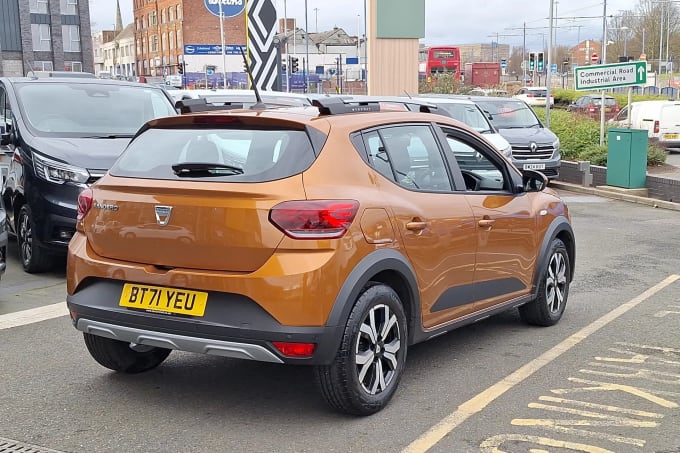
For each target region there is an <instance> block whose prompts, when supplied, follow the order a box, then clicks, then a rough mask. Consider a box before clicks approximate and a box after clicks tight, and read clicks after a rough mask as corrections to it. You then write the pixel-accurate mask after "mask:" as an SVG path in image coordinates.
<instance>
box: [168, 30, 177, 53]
mask: <svg viewBox="0 0 680 453" xmlns="http://www.w3.org/2000/svg"><path fill="white" fill-rule="evenodd" d="M168 45H169V47H170V50H172V49H174V48H175V32H174V31H171V32H170V33H168Z"/></svg>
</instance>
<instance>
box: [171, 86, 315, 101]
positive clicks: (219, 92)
mask: <svg viewBox="0 0 680 453" xmlns="http://www.w3.org/2000/svg"><path fill="white" fill-rule="evenodd" d="M180 91H181V92H182V93H183V94H184V93H186V94H188V95H195V96H235V97H236V96H240V97H252V98H254V97H255V91H253V90H242V89H224V88H219V89H214V90H210V89H198V90H186V89H183V90H180ZM260 94H261V95H263V96H276V97H284V98H285V97H287V98H292V99H306V100H309V97H308V96H307V95H304V94H300V93H288V92H285V91H271V90H260Z"/></svg>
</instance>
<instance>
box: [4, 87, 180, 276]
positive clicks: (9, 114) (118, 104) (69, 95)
mask: <svg viewBox="0 0 680 453" xmlns="http://www.w3.org/2000/svg"><path fill="white" fill-rule="evenodd" d="M168 115H176V111H175V109H174V105H173V102H172V100H171V99H170V98H169V97H168V96H167V95H166V93H165V92H164V91H163V90H161V89H160V88H158V87H154V86H150V85H143V84H137V83H129V82H120V81H116V80H104V79H96V78H0V130H2V131H3V136H2V146H3V147H4V148H5V151H6V152H7V153H10V154H11V155H12V159H11V160H10V162H9V165H8V168H7V177H6V178H5V180H4V182H3V190H2V197H3V199H4V202H5V206H6V208H7V217H8V225H9V230H10V232H11V233H12V234H13V235H15V236H16V237H17V244H18V247H19V252H20V256H21V260H22V264H23V268H24V270H25V271H27V272H41V271H44V270H47V269H49V268H50V267H51V265H52V264H53V263H54V260H55V258H56V257H58V256H62V257H63V256H64V255H65V254H66V248H67V245H68V242H69V241H70V239H71V237H72V236H73V233H74V232H75V224H76V211H77V199H78V195H79V193H80V192H81V191H82V190H83V189H84V188H87V187H89V186H90V185H91V184H92V183H93V182H94V181H96V180H97V179H98V178H99V177H101V176H102V175H103V174H104V173H106V171H107V170H108V168H109V167H110V166H111V164H112V163H113V162H114V161H115V159H116V158H117V157H118V156H119V155H120V153H121V152H122V151H123V149H124V148H125V146H126V145H127V143H128V142H129V141H130V139H131V138H132V137H133V136H134V134H135V133H136V132H137V130H138V129H139V128H140V127H141V126H142V125H143V124H144V123H145V122H146V121H148V120H150V119H152V118H157V117H161V116H168Z"/></svg>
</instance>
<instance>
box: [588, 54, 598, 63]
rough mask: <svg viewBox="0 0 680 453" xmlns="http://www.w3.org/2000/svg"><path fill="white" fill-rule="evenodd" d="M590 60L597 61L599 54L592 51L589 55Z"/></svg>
mask: <svg viewBox="0 0 680 453" xmlns="http://www.w3.org/2000/svg"><path fill="white" fill-rule="evenodd" d="M590 61H591V63H597V62H598V61H600V56H599V55H598V54H596V53H594V54H592V55H591V56H590Z"/></svg>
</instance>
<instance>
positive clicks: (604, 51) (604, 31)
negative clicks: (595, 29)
mask: <svg viewBox="0 0 680 453" xmlns="http://www.w3.org/2000/svg"><path fill="white" fill-rule="evenodd" d="M603 8H604V9H603V12H602V52H601V53H602V63H603V64H607V0H604V7H603ZM604 106H605V91H604V90H602V100H601V101H600V146H602V145H604V118H605V116H604V114H605V108H604Z"/></svg>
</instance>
